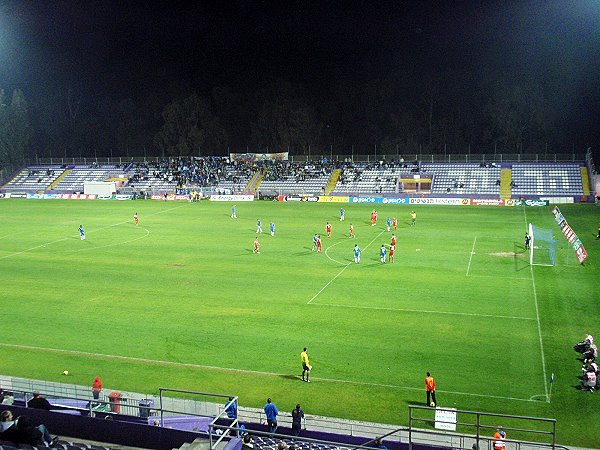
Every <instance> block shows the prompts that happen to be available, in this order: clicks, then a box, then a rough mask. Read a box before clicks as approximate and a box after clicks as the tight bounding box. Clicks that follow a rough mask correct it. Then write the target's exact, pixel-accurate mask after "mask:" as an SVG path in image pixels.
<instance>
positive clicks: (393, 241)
mask: <svg viewBox="0 0 600 450" xmlns="http://www.w3.org/2000/svg"><path fill="white" fill-rule="evenodd" d="M392 245H396V235H395V234H392Z"/></svg>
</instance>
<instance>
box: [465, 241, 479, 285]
mask: <svg viewBox="0 0 600 450" xmlns="http://www.w3.org/2000/svg"><path fill="white" fill-rule="evenodd" d="M476 243H477V236H475V239H473V247H471V256H469V265H468V266H467V276H469V271H470V270H471V261H472V260H473V255H474V254H475V244H476Z"/></svg>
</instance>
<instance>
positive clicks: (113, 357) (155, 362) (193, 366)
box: [0, 342, 539, 402]
mask: <svg viewBox="0 0 600 450" xmlns="http://www.w3.org/2000/svg"><path fill="white" fill-rule="evenodd" d="M0 347H4V348H13V349H17V350H29V351H31V350H33V351H38V352H47V353H58V354H63V355H74V356H88V357H93V358H99V359H110V360H118V361H133V362H138V363H144V364H153V365H159V366H169V367H187V368H191V369H207V370H219V371H223V372H233V373H242V374H248V375H264V376H270V377H289V375H290V374H289V373H274V372H264V371H260V370H247V369H235V368H231V367H218V366H209V365H205V364H192V363H181V362H175V361H162V360H159V359H149V358H138V357H135V356H120V355H107V354H104V353H93V352H83V351H79V350H64V349H58V348H47V347H38V346H34V345H19V344H5V343H2V342H0ZM312 380H313V381H323V382H328V383H344V384H354V385H360V386H373V387H383V388H391V389H403V390H407V391H422V390H423V388H422V387H412V386H398V385H395V384H385V383H368V382H366V381H352V380H339V379H335V378H318V377H312ZM438 392H441V393H443V394H452V395H465V396H470V397H485V398H497V399H501V400H515V401H519V402H537V401H536V400H532V399H531V398H529V399H526V398H516V397H503V396H499V395H489V394H474V393H471V392H456V391H444V390H439V389H438ZM534 397H535V396H534ZM538 397H539V396H538Z"/></svg>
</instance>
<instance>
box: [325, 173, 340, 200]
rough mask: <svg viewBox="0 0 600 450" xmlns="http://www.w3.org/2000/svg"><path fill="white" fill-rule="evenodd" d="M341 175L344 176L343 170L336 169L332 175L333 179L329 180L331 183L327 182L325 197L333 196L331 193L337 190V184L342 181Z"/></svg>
mask: <svg viewBox="0 0 600 450" xmlns="http://www.w3.org/2000/svg"><path fill="white" fill-rule="evenodd" d="M341 174H342V169H335V170H334V171H333V172H332V173H331V177H330V178H329V181H328V182H327V186H325V195H329V194H331V191H333V190H334V189H335V187H336V186H337V182H338V180H339V179H340V175H341Z"/></svg>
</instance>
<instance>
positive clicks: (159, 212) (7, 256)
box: [0, 205, 185, 259]
mask: <svg viewBox="0 0 600 450" xmlns="http://www.w3.org/2000/svg"><path fill="white" fill-rule="evenodd" d="M183 206H185V205H179V206H175V207H173V208H168V209H163V210H162V211H158V212H155V213H152V214H148V215H147V216H146V217H151V216H156V215H158V214H163V213H165V212H168V211H172V210H174V209H177V208H182V207H183ZM130 222H132V220H126V221H124V222H119V223H114V224H112V225H106V226H103V227H100V228H95V229H93V230H91V231H90V232H89V233H87V234H90V233H93V232H95V231H99V230H104V229H106V228H112V227H118V226H119V225H124V224H126V223H130ZM144 230H146V235H145V236H142V237H139V238H135V239H133V240H131V241H126V242H121V243H122V244H127V243H129V242H133V241H137V240H138V239H142V238H145V237H146V236H148V234H150V231H148V230H147V229H146V228H144ZM76 236H78V235H77V234H75V235H73V236H70V237H66V238H61V239H56V240H55V241H50V242H45V243H43V244H40V245H36V246H35V247H30V248H28V249H25V250H21V251H20V252H14V253H10V254H8V255H4V256H0V259H7V258H11V257H13V256H18V255H22V254H23V253H27V252H30V251H32V250H37V249H38V248H43V247H46V246H48V245H52V244H56V243H57V242H63V241H66V240H68V239H71V238H72V237H76ZM114 245H118V244H109V245H104V246H102V247H94V248H103V247H112V246H114ZM90 250H91V249H90ZM78 251H82V250H78Z"/></svg>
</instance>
